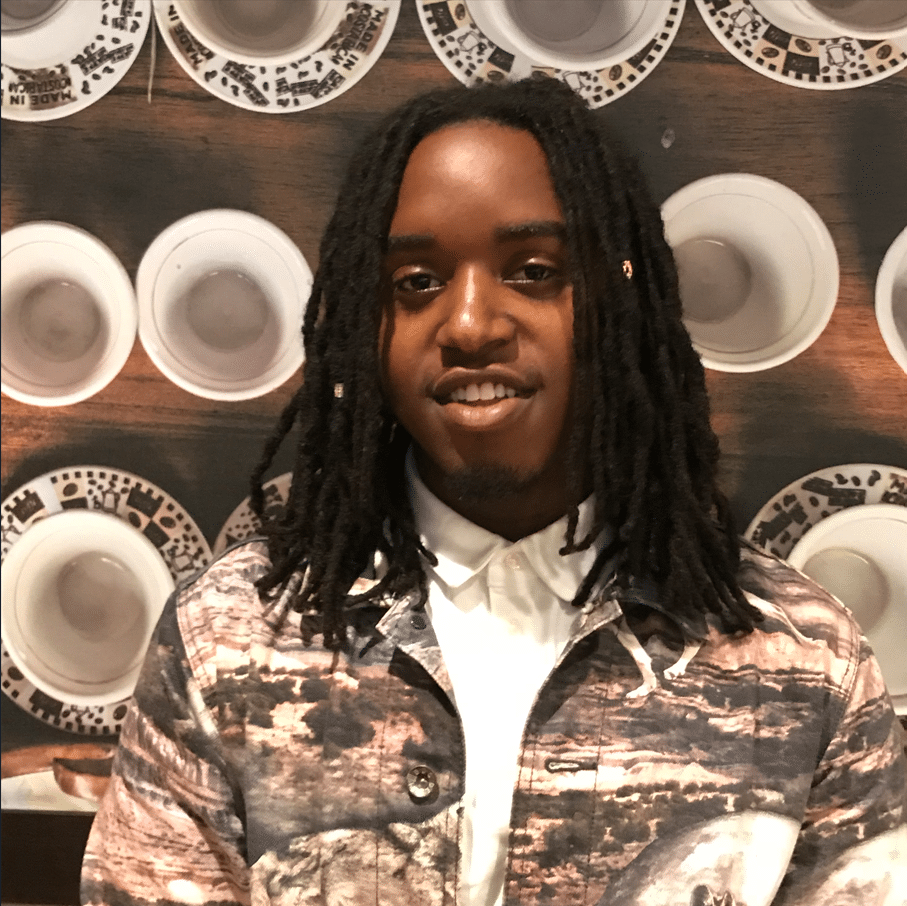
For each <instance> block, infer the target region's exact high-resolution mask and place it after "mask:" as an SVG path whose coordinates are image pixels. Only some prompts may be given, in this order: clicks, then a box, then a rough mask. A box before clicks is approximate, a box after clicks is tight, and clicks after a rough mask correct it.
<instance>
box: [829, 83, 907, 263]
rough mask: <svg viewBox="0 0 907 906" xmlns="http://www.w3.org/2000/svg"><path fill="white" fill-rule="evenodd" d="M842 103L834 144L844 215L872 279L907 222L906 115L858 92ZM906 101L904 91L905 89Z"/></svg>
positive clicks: (870, 94)
mask: <svg viewBox="0 0 907 906" xmlns="http://www.w3.org/2000/svg"><path fill="white" fill-rule="evenodd" d="M861 100H862V101H863V103H860V104H853V105H850V106H848V107H845V108H843V111H844V112H843V113H842V123H841V133H842V134H841V141H840V144H839V146H838V147H839V149H840V155H841V164H842V175H841V182H842V184H843V185H846V186H847V187H848V191H847V192H844V193H842V198H843V200H844V203H845V205H846V209H847V220H848V222H849V223H852V224H853V227H854V234H855V236H856V237H857V241H858V243H859V252H860V265H861V268H862V270H863V272H864V273H866V274H867V275H868V276H869V277H870V278H871V279H872V280H875V275H876V274H877V273H878V271H879V267H880V265H881V264H882V258H883V257H884V256H885V252H886V251H887V250H888V247H889V246H890V245H891V243H892V242H893V241H894V239H895V237H896V236H897V235H898V234H899V233H900V232H901V230H903V229H904V228H905V227H907V171H905V166H904V161H905V157H907V151H905V149H907V115H905V113H904V108H900V109H899V110H898V111H897V112H895V108H894V107H893V106H892V104H891V103H890V101H889V103H888V104H883V103H881V102H880V101H877V100H875V99H874V98H873V96H872V92H871V91H870V92H867V93H866V95H865V97H862V96H861ZM904 103H905V104H907V94H905V95H904Z"/></svg>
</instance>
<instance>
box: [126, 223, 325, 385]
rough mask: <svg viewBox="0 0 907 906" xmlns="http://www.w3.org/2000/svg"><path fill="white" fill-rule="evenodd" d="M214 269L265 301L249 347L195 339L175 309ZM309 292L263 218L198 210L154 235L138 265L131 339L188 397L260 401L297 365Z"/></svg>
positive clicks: (305, 276) (286, 245)
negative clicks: (236, 275)
mask: <svg viewBox="0 0 907 906" xmlns="http://www.w3.org/2000/svg"><path fill="white" fill-rule="evenodd" d="M222 268H225V269H226V270H234V269H235V270H238V271H240V272H245V273H247V274H248V276H249V277H250V278H251V279H252V280H254V281H255V283H257V284H258V285H259V286H260V287H261V289H262V291H264V292H265V294H266V296H267V297H268V299H269V302H270V304H269V306H268V308H269V314H268V316H267V322H266V323H265V325H264V328H263V329H261V328H260V334H259V336H258V337H257V338H256V339H255V340H254V341H253V342H251V343H249V344H246V345H242V344H241V345H238V346H236V345H226V346H220V347H217V346H213V345H211V343H210V342H206V341H205V340H204V339H199V337H198V335H197V334H196V333H195V332H194V329H193V328H192V327H191V326H190V324H189V322H188V321H187V318H186V310H185V307H181V306H180V305H178V304H176V301H175V300H179V299H180V298H181V297H182V296H183V294H185V292H186V290H187V288H188V287H191V285H192V283H193V281H194V280H196V279H198V278H200V277H202V276H204V275H205V274H209V273H211V272H212V271H217V270H220V269H222ZM311 287H312V271H311V269H310V268H309V265H308V262H307V261H306V260H305V257H304V256H303V254H302V252H300V251H299V249H298V248H297V247H296V245H295V243H294V242H293V241H292V240H291V239H290V237H289V236H287V234H286V233H284V232H283V230H281V229H279V228H278V227H276V226H275V225H274V224H272V223H271V222H270V221H268V220H265V219H264V218H263V217H259V216H258V215H257V214H250V213H248V212H246V211H234V210H228V209H215V210H210V211H199V212H197V213H195V214H190V215H188V216H187V217H184V218H182V219H181V220H178V221H177V222H176V223H173V224H171V225H170V226H169V227H167V229H165V230H164V231H163V232H161V233H160V234H159V235H158V236H157V237H156V238H155V239H154V241H153V242H152V243H151V245H150V246H149V247H148V249H147V250H146V251H145V254H144V255H143V256H142V260H141V261H140V262H139V267H138V273H137V275H136V294H137V297H138V306H139V339H140V340H141V341H142V345H143V346H144V347H145V351H146V352H147V353H148V355H149V357H150V358H151V360H152V361H153V362H154V364H155V365H157V367H158V368H159V369H160V370H161V371H162V372H163V373H164V374H165V375H166V376H167V377H168V378H169V379H170V380H171V381H173V382H174V383H175V384H177V385H179V386H180V387H182V388H183V389H184V390H187V391H189V392H190V393H194V394H196V395H198V396H202V397H205V398H207V399H215V400H242V399H252V398H254V397H258V396H262V395H264V394H265V393H269V392H270V391H271V390H274V389H275V388H276V387H279V386H280V385H281V384H283V383H284V382H285V381H286V380H287V379H288V378H289V377H290V376H291V375H292V374H294V373H295V372H296V370H297V369H298V368H299V366H300V365H301V364H302V362H303V358H304V351H303V345H302V335H301V331H302V318H303V312H304V310H305V306H306V303H307V302H308V298H309V293H310V291H311ZM210 326H211V325H210V324H208V327H210Z"/></svg>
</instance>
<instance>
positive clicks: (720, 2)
mask: <svg viewBox="0 0 907 906" xmlns="http://www.w3.org/2000/svg"><path fill="white" fill-rule="evenodd" d="M696 6H697V7H698V8H699V12H700V13H701V15H702V18H703V19H704V20H705V24H706V25H707V26H708V27H709V30H710V31H711V32H712V34H713V35H714V36H715V37H716V38H717V39H718V41H719V42H720V43H721V44H722V45H723V46H724V47H725V49H726V50H728V51H730V53H731V54H733V56H735V57H736V58H737V59H738V60H740V62H741V63H745V64H746V65H747V66H749V68H750V69H754V70H755V71H756V72H758V73H761V74H762V75H764V76H767V77H768V78H770V79H774V80H775V81H776V82H783V83H784V84H786V85H793V86H795V87H797V88H812V89H818V90H831V91H834V90H840V89H845V88H859V87H860V86H862V85H868V84H870V83H872V82H878V81H879V80H880V79H885V78H887V77H888V76H890V75H893V74H894V73H896V72H900V71H901V70H903V69H904V68H905V67H907V41H905V39H903V38H901V39H898V40H897V41H895V40H891V39H888V40H882V41H867V40H863V39H857V38H848V37H846V36H839V37H827V38H814V37H806V36H803V35H796V34H793V33H792V32H791V31H787V30H785V28H783V27H782V26H781V25H775V24H773V23H772V22H770V21H769V19H768V18H767V16H766V15H765V14H763V12H762V11H760V9H759V8H758V7H757V5H756V4H754V3H753V2H751V0H696Z"/></svg>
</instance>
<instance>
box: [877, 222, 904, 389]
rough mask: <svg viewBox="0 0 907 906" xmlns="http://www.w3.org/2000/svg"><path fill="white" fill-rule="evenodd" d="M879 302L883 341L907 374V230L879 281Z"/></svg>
mask: <svg viewBox="0 0 907 906" xmlns="http://www.w3.org/2000/svg"><path fill="white" fill-rule="evenodd" d="M875 300H876V321H878V324H879V330H880V331H881V334H882V339H883V340H885V345H886V346H887V347H888V351H889V352H890V353H891V357H892V358H893V359H894V360H895V361H896V362H897V363H898V365H900V366H901V368H902V369H903V370H904V372H905V373H907V227H905V228H904V229H903V230H902V231H901V233H900V235H899V236H898V237H897V239H895V240H894V242H892V243H891V246H890V247H889V249H888V251H887V252H886V253H885V258H884V259H883V261H882V266H881V267H880V268H879V274H878V277H877V278H876V292H875Z"/></svg>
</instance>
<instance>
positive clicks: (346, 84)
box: [153, 0, 402, 114]
mask: <svg viewBox="0 0 907 906" xmlns="http://www.w3.org/2000/svg"><path fill="white" fill-rule="evenodd" d="M153 2H154V17H155V21H156V23H157V26H158V28H159V30H160V32H161V35H162V36H163V38H164V43H165V44H166V45H167V47H168V49H169V50H170V52H171V53H172V54H173V56H174V57H175V58H176V61H177V63H179V65H180V67H181V68H182V69H183V70H184V71H185V72H186V74H187V75H188V76H189V77H190V78H191V79H192V80H193V81H194V82H196V83H197V84H198V85H201V87H202V88H204V89H205V90H206V91H208V92H209V93H210V94H212V95H213V96H214V97H216V98H218V100H221V101H226V102H227V103H228V104H233V105H234V106H235V107H241V108H243V109H244V110H253V111H255V112H256V113H272V114H280V113H297V112H299V111H302V110H310V109H311V108H312V107H317V106H319V105H321V104H325V103H327V102H328V101H330V100H333V99H334V98H336V97H339V96H340V95H341V94H343V92H345V91H347V90H348V89H350V88H352V87H353V86H354V85H356V84H357V83H358V82H359V81H360V80H361V79H362V78H364V77H365V75H366V74H367V73H368V72H369V71H370V70H371V69H372V67H373V66H374V65H375V63H376V62H377V61H378V60H379V59H380V58H381V55H382V53H384V49H385V47H386V46H387V44H388V42H389V41H390V39H391V35H392V34H393V32H394V28H395V27H396V25H397V18H398V17H399V15H400V3H401V2H402V0H376V2H365V0H347V8H348V10H349V14H348V15H347V18H346V20H345V21H344V23H342V25H341V26H340V29H343V30H345V31H346V35H345V36H344V37H343V39H342V40H341V41H339V42H338V41H337V35H338V34H339V33H341V32H340V30H339V29H338V31H337V32H335V33H334V35H332V36H331V38H330V39H329V40H328V42H327V43H326V44H325V45H324V47H322V48H321V49H320V50H318V51H316V52H315V53H313V54H311V55H310V56H307V57H303V58H302V59H300V60H297V61H294V62H293V63H289V64H286V65H281V66H248V65H245V64H243V63H237V62H235V61H233V60H228V59H227V58H226V57H223V56H221V55H219V54H215V53H213V52H212V51H210V50H209V49H208V48H207V47H205V46H204V44H202V42H201V41H199V40H197V39H196V38H195V36H194V35H192V33H191V32H190V31H189V29H188V28H187V27H186V26H185V25H184V24H183V22H182V20H181V19H180V17H179V14H178V13H177V11H176V9H175V8H174V7H173V5H172V4H171V2H170V0H153ZM357 13H358V15H356V14H357ZM350 14H352V15H353V18H352V19H351V18H350ZM312 70H314V77H312ZM345 73H346V74H345ZM218 77H219V78H218ZM290 78H292V79H293V81H290Z"/></svg>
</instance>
